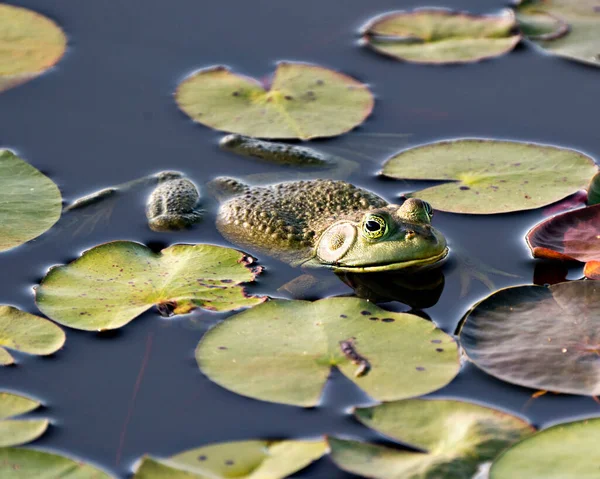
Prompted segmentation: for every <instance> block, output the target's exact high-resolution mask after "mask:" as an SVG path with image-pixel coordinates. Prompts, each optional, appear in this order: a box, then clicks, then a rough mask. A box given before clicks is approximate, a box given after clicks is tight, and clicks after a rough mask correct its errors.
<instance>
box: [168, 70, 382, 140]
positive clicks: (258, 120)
mask: <svg viewBox="0 0 600 479" xmlns="http://www.w3.org/2000/svg"><path fill="white" fill-rule="evenodd" d="M175 100H176V101H177V104H178V105H179V108H181V110H183V111H184V112H185V113H186V114H187V115H188V116H190V117H191V118H192V119H193V120H194V121H196V122H198V123H202V124H203V125H206V126H209V127H211V128H214V129H216V130H222V131H228V132H231V133H240V134H242V135H247V136H253V137H260V138H300V139H303V140H308V139H310V138H317V137H324V136H336V135H341V134H342V133H345V132H347V131H349V130H351V129H352V128H354V127H355V126H357V125H360V124H361V123H362V122H363V121H364V120H365V118H366V117H367V116H369V114H370V113H371V110H372V109H373V101H374V100H373V95H372V94H371V92H370V91H369V88H368V87H367V86H366V85H364V84H363V83H360V82H359V81H357V80H355V79H353V78H351V77H349V76H347V75H344V74H342V73H338V72H336V71H333V70H329V69H327V68H323V67H320V66H317V65H308V64H305V63H288V62H280V63H278V65H277V70H276V71H275V75H274V77H273V81H272V83H271V85H270V86H266V87H265V86H264V85H262V84H261V83H260V82H258V81H257V80H255V79H253V78H249V77H246V76H242V75H238V74H236V73H233V72H232V71H230V70H229V69H228V68H226V67H223V66H218V67H212V68H206V69H204V70H200V71H198V72H196V73H194V74H193V75H191V76H189V77H188V78H186V79H185V80H184V81H183V82H182V83H181V84H180V85H179V87H178V88H177V92H176V93H175Z"/></svg>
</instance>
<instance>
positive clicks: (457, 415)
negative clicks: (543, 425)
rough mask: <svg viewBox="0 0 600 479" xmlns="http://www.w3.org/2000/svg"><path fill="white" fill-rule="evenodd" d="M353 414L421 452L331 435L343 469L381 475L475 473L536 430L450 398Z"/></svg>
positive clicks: (449, 477)
mask: <svg viewBox="0 0 600 479" xmlns="http://www.w3.org/2000/svg"><path fill="white" fill-rule="evenodd" d="M355 416H356V417H357V419H358V420H359V421H360V422H362V423H363V424H364V425H365V426H367V427H370V428H373V429H375V430H376V431H378V432H380V433H382V434H385V435H386V436H388V437H391V438H392V439H394V440H397V441H400V442H402V443H404V444H407V445H410V446H412V447H414V448H415V449H420V450H422V452H418V451H408V450H400V449H392V448H390V447H384V446H380V445H375V444H367V443H363V442H358V441H348V440H342V439H336V438H330V439H329V443H330V446H331V455H332V459H333V460H334V462H335V463H336V464H337V465H338V466H340V467H341V468H342V469H344V470H346V471H349V472H352V473H355V474H360V475H363V476H366V477H373V478H381V479H421V478H424V477H432V478H433V477H436V478H438V477H439V478H442V477H443V478H444V479H463V478H466V477H472V476H473V475H474V474H475V472H476V471H477V469H478V468H479V466H480V465H481V464H482V463H484V462H487V461H490V460H492V459H494V458H495V457H496V456H497V455H498V454H499V453H500V452H501V451H503V450H504V449H506V448H507V447H508V446H510V445H511V444H513V443H515V442H516V441H518V440H520V439H522V438H524V437H526V436H528V435H529V434H531V433H532V432H533V430H534V429H533V427H532V426H531V425H529V424H528V423H527V422H526V421H524V420H522V419H520V418H517V417H515V416H511V415H510V414H506V413H503V412H501V411H497V410H495V409H491V408H487V407H483V406H479V405H476V404H471V403H467V402H463V401H453V400H447V399H408V400H404V401H396V402H391V403H386V404H382V405H380V406H375V407H370V408H359V409H357V410H356V411H355Z"/></svg>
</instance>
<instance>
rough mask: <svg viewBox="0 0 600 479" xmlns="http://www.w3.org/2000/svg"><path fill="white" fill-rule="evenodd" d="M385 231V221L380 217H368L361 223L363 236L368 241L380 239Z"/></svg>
mask: <svg viewBox="0 0 600 479" xmlns="http://www.w3.org/2000/svg"><path fill="white" fill-rule="evenodd" d="M386 230H387V225H386V222H385V220H384V219H383V218H382V217H381V216H377V215H368V216H367V217H366V218H365V222H364V223H363V234H364V235H365V236H366V237H367V238H370V239H377V238H381V237H382V236H383V235H384V234H385V232H386Z"/></svg>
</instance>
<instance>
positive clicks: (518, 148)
mask: <svg viewBox="0 0 600 479" xmlns="http://www.w3.org/2000/svg"><path fill="white" fill-rule="evenodd" d="M597 171H598V168H597V167H596V165H595V164H594V161H593V160H592V159H591V158H589V157H588V156H586V155H584V154H582V153H579V152H578V151H574V150H569V149H565V148H557V147H554V146H547V145H538V144H531V143H518V142H512V141H497V140H477V139H465V140H452V141H441V142H437V143H431V144H428V145H423V146H418V147H416V148H411V149H408V150H404V151H401V152H400V153H398V154H396V155H395V156H393V157H392V158H390V159H389V160H387V161H386V163H385V165H384V167H383V174H384V175H386V176H389V177H392V178H402V179H404V178H405V179H411V180H441V181H447V182H448V183H443V184H441V185H437V186H432V187H430V188H426V189H424V190H421V191H417V192H416V193H413V194H411V195H409V196H413V197H416V198H421V199H423V200H425V201H427V202H429V203H431V205H432V206H433V207H434V208H436V209H438V210H441V211H449V212H452V213H470V214H493V213H507V212H510V211H520V210H529V209H533V208H539V207H540V206H544V205H547V204H549V203H553V202H554V201H558V200H560V199H562V198H565V197H566V196H568V195H570V194H572V193H574V192H575V191H577V190H579V189H583V188H585V187H586V185H587V184H588V182H589V180H590V178H591V177H592V176H593V175H594V174H595V173H596V172H597Z"/></svg>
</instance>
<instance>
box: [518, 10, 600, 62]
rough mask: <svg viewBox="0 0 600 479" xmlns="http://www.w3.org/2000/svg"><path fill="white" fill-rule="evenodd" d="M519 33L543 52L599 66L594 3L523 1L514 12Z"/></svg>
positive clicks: (599, 28)
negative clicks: (519, 29) (519, 28)
mask: <svg viewBox="0 0 600 479" xmlns="http://www.w3.org/2000/svg"><path fill="white" fill-rule="evenodd" d="M517 20H518V22H519V25H520V27H521V30H522V32H523V33H524V35H525V36H527V37H528V38H529V39H530V40H531V41H533V42H534V43H535V44H536V45H538V46H539V47H541V48H542V49H543V50H545V51H547V52H549V53H551V54H553V55H558V56H560V57H565V58H569V59H571V60H575V61H578V62H583V63H587V64H588V65H594V66H600V5H599V4H598V2H597V0H527V1H524V2H522V3H521V5H519V7H518V8H517Z"/></svg>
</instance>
